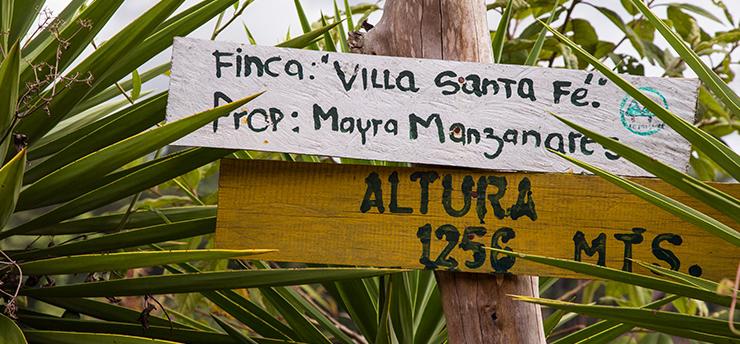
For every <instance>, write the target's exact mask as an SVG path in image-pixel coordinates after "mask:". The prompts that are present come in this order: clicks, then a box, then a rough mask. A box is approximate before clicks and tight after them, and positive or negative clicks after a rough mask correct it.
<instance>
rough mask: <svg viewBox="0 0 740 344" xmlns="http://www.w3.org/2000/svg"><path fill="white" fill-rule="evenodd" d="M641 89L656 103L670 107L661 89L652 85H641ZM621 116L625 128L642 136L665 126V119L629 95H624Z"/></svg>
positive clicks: (620, 110)
mask: <svg viewBox="0 0 740 344" xmlns="http://www.w3.org/2000/svg"><path fill="white" fill-rule="evenodd" d="M639 89H640V90H641V91H643V93H644V94H645V95H647V96H648V97H650V98H652V99H653V100H654V101H655V102H656V103H658V104H662V105H663V107H664V108H666V109H668V102H667V101H666V100H665V97H664V96H663V94H661V93H660V91H658V90H656V89H654V88H652V87H640V88H639ZM619 117H620V119H621V121H622V126H623V127H624V128H625V129H627V130H629V131H630V132H632V133H633V134H637V135H640V136H649V135H652V134H655V133H657V132H659V131H660V130H661V129H663V127H665V123H663V121H661V120H660V119H659V118H658V117H655V114H653V113H652V112H650V110H648V109H647V108H646V107H644V106H642V105H641V104H640V103H639V102H637V101H636V100H635V99H634V98H632V97H630V96H629V95H626V96H624V98H622V102H621V103H620V104H619Z"/></svg>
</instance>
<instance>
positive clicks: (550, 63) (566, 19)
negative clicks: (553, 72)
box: [547, 0, 581, 68]
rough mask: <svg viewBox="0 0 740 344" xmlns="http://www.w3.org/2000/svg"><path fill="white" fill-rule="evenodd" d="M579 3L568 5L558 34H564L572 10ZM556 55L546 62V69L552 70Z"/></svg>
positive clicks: (577, 1) (574, 1) (578, 0)
mask: <svg viewBox="0 0 740 344" xmlns="http://www.w3.org/2000/svg"><path fill="white" fill-rule="evenodd" d="M579 2H581V1H580V0H573V2H572V3H571V4H570V7H569V8H568V11H567V12H565V21H564V22H563V26H561V27H560V30H558V31H560V33H563V34H564V33H565V28H566V26H568V22H569V21H570V16H571V15H572V14H573V10H574V9H575V8H576V5H577V4H578V3H579ZM557 55H558V54H557V53H552V55H551V56H550V61H549V62H547V67H550V68H552V65H553V63H554V62H555V57H556V56H557Z"/></svg>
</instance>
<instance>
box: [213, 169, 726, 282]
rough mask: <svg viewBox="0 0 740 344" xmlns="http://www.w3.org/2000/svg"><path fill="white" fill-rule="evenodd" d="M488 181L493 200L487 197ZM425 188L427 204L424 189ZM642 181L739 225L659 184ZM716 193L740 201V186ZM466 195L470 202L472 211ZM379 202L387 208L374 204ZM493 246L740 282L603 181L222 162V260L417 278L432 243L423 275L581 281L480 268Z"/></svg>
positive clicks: (685, 236)
mask: <svg viewBox="0 0 740 344" xmlns="http://www.w3.org/2000/svg"><path fill="white" fill-rule="evenodd" d="M376 176H377V180H376ZM435 177H436V178H435ZM396 178H397V180H398V182H397V183H396V182H395V181H396ZM481 178H483V180H486V181H487V184H488V186H487V188H479V187H480V186H481V183H480V181H481V180H482V179H481ZM427 180H428V181H430V182H429V183H428V192H427V193H425V192H423V188H422V187H421V185H422V184H424V183H425V181H427ZM432 180H433V181H432ZM634 180H637V181H638V182H639V183H640V184H643V185H646V186H648V187H650V188H653V189H655V190H657V191H659V192H662V193H665V194H667V195H669V196H671V197H674V198H675V199H678V200H680V201H682V202H685V203H686V204H688V205H690V206H692V207H696V208H697V209H700V210H702V211H705V212H707V213H708V214H710V215H712V216H714V217H715V218H718V219H719V220H721V221H723V222H725V223H728V224H733V222H732V221H731V220H729V219H728V218H726V217H725V216H722V215H720V214H719V213H718V212H716V211H713V210H710V209H708V208H707V207H706V206H703V205H702V204H697V202H696V201H694V200H692V199H691V198H690V197H687V196H685V195H684V194H682V193H680V192H679V191H677V190H675V189H673V188H672V187H670V186H668V185H666V184H664V183H662V182H660V181H658V180H654V179H645V178H641V179H640V178H637V179H634ZM375 182H379V183H380V184H379V185H380V188H381V192H382V195H381V194H380V193H377V194H375V193H372V192H371V193H370V194H369V196H368V197H365V196H366V193H367V190H368V186H367V185H368V183H370V184H373V183H375ZM448 183H449V186H450V189H451V191H450V195H449V197H445V191H444V187H443V185H445V184H448ZM393 184H396V185H397V187H396V188H395V191H394V187H393ZM463 184H466V186H464V187H463V186H462V185H463ZM504 184H505V185H506V186H505V187H501V188H499V187H497V186H496V185H501V186H503V185H504ZM373 185H374V184H373ZM713 185H715V186H717V187H718V188H719V189H720V190H723V191H725V192H727V193H729V194H731V195H734V196H735V197H738V196H740V186H738V184H719V183H717V184H713ZM461 188H462V190H470V191H469V193H468V195H469V196H470V197H469V200H470V201H469V206H467V205H466V204H467V203H466V202H465V197H464V196H463V192H461ZM371 190H375V189H372V188H371ZM499 192H501V193H502V194H503V195H502V196H499V195H500V194H499ZM381 196H382V203H380V202H376V200H377V199H378V198H381ZM425 199H426V200H425ZM518 199H519V201H517V200H518ZM363 200H365V201H364V203H363ZM427 200H428V202H427ZM445 200H447V201H445ZM491 200H494V202H491ZM496 200H498V202H496ZM493 203H496V204H498V205H499V206H497V207H494V206H492V204H493ZM445 204H448V205H447V207H448V208H449V210H446V209H445ZM381 209H382V211H381ZM483 209H485V211H484V210H483ZM465 210H467V211H465ZM450 213H453V214H454V216H451V215H450ZM535 214H536V217H535ZM481 219H482V220H481ZM420 228H421V230H420ZM440 228H442V229H440ZM494 236H495V237H497V240H495V242H496V243H498V245H499V246H500V247H510V248H511V249H513V250H515V251H520V252H525V253H533V254H539V255H545V256H552V257H560V258H567V259H574V258H575V252H576V248H575V247H576V243H578V245H588V246H590V247H594V246H592V245H593V243H594V241H593V240H596V242H597V245H596V247H603V251H602V254H601V255H600V254H599V252H600V251H599V249H596V251H594V252H593V253H594V254H593V256H589V255H588V254H587V252H585V251H588V249H586V250H585V251H584V250H580V251H577V252H579V253H578V254H579V255H580V257H581V259H582V261H587V262H592V263H598V262H599V261H601V262H602V263H603V264H605V265H606V266H609V267H613V268H625V269H627V268H629V265H630V263H629V261H626V260H625V259H624V257H625V246H626V245H625V244H624V243H625V242H629V241H631V242H633V243H632V244H631V245H630V246H631V255H632V257H633V258H634V259H637V260H641V261H644V262H648V263H657V264H660V265H661V266H664V267H671V264H674V266H675V267H676V268H678V269H679V270H680V271H682V272H690V273H694V274H698V273H699V272H700V271H701V276H704V277H706V278H710V279H713V280H719V279H720V278H723V277H728V276H732V275H733V274H734V267H735V264H736V263H737V258H738V257H740V248H737V247H733V246H732V245H730V244H727V243H725V242H723V241H722V240H721V239H718V238H716V237H714V236H712V235H710V234H708V233H706V232H704V231H702V230H701V229H699V228H696V227H694V226H692V225H690V224H688V223H686V222H684V221H682V220H680V219H678V218H677V217H674V216H673V215H671V214H669V213H667V212H665V211H663V210H661V209H659V208H657V207H655V206H652V205H650V204H649V203H647V202H644V201H642V200H641V199H639V198H637V197H635V196H632V195H631V194H629V193H627V192H625V191H622V190H621V189H619V188H617V187H615V186H612V185H611V184H609V183H608V182H606V181H603V180H602V179H600V178H599V177H595V176H584V175H574V174H540V173H501V172H488V171H482V170H466V169H452V168H443V167H418V168H405V167H377V166H360V165H334V164H309V163H286V162H274V161H239V160H223V161H222V168H221V179H220V191H219V208H218V224H217V231H216V244H217V247H219V248H253V249H260V248H269V249H279V250H280V251H279V252H277V253H271V254H267V255H264V256H263V258H264V259H266V260H276V261H287V262H307V263H328V264H346V265H366V266H383V267H404V268H417V269H420V268H424V267H425V265H424V264H422V263H421V262H420V258H422V247H423V245H422V243H421V241H420V237H424V238H428V239H429V254H428V258H429V261H427V262H426V264H427V265H428V266H438V268H439V269H447V268H449V267H451V266H453V265H455V269H457V270H459V271H470V272H492V271H508V272H512V273H515V274H525V275H541V276H562V277H574V276H576V275H574V274H572V273H569V272H564V271H559V270H553V269H552V268H549V267H546V266H543V265H538V264H534V263H529V262H526V261H523V260H517V261H515V263H514V264H513V266H511V267H510V268H509V269H507V268H508V264H510V262H509V261H507V260H506V259H504V258H502V257H501V256H500V255H497V256H496V257H497V260H496V261H495V262H494V264H493V265H492V264H491V256H490V254H488V253H484V254H481V255H480V256H479V258H478V260H475V259H474V257H473V253H474V252H475V250H476V246H477V244H476V243H480V244H482V245H485V246H491V245H492V238H493V237H494ZM439 237H441V239H438V238H439ZM640 238H641V240H640ZM424 240H426V239H424ZM600 240H603V242H602V244H601V246H600V245H599V244H598V242H599V241H600ZM448 243H451V244H449V245H450V246H447V245H448ZM461 243H462V245H463V247H461V246H460V244H461ZM445 247H450V248H451V252H450V253H449V256H448V257H447V256H445V255H442V257H441V258H439V256H440V252H441V251H442V250H443V249H444V248H445ZM464 247H467V248H464ZM583 247H585V246H583ZM438 258H439V259H438ZM453 259H454V260H455V261H456V263H457V264H455V263H453V262H452V260H453ZM435 261H436V263H435ZM494 266H495V268H494ZM633 268H634V271H636V272H641V273H646V271H644V270H643V269H641V268H640V267H639V266H633ZM579 277H583V276H579Z"/></svg>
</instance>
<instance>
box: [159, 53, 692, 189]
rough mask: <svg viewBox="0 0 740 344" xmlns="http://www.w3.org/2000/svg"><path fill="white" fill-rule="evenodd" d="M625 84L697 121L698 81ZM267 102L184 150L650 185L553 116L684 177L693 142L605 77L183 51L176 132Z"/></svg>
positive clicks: (175, 60)
mask: <svg viewBox="0 0 740 344" xmlns="http://www.w3.org/2000/svg"><path fill="white" fill-rule="evenodd" d="M626 78H627V79H628V80H629V81H630V82H632V83H633V84H635V85H637V86H638V87H640V88H641V89H642V90H643V92H645V93H646V94H647V95H649V96H651V97H652V98H653V99H654V100H656V101H658V102H659V103H661V104H663V105H664V106H665V107H667V108H669V109H670V110H671V111H672V112H673V113H675V114H676V115H678V116H681V117H682V118H684V119H686V120H688V121H693V119H694V109H695V104H696V97H697V87H698V81H697V80H695V79H673V78H671V79H669V78H648V77H632V76H626ZM259 91H266V93H265V94H263V95H262V96H260V97H258V98H257V99H256V100H254V101H252V102H250V103H249V104H247V106H245V107H244V108H241V109H239V110H237V111H234V112H232V113H230V114H228V115H227V116H224V117H222V118H220V119H219V120H217V121H214V122H213V124H212V125H208V126H205V127H203V128H201V129H199V130H197V131H196V132H194V133H192V134H191V135H189V136H186V137H184V138H183V139H181V140H179V141H177V142H176V143H175V144H178V145H187V146H207V147H223V148H239V149H251V150H263V151H274V152H290V153H301V154H319V155H330V156H335V157H347V158H358V159H374V160H387V161H404V162H412V163H423V164H436V165H450V166H459V167H474V168H485V169H495V170H511V171H531V172H566V171H571V170H573V171H574V172H581V171H580V170H577V169H575V167H574V166H573V165H571V164H570V163H568V162H567V161H565V160H563V159H561V158H559V157H557V156H555V155H554V154H551V153H549V152H547V149H546V148H551V149H555V150H558V151H561V152H563V153H565V154H569V155H572V156H575V157H577V158H579V159H582V160H584V161H586V162H589V163H591V164H593V165H596V166H598V167H602V168H606V169H608V170H610V171H613V172H616V173H617V174H621V175H632V176H649V174H648V173H647V172H645V171H643V170H641V169H640V168H638V167H636V166H634V165H632V164H631V163H629V162H627V161H626V160H624V159H623V158H621V157H619V156H617V155H615V154H614V153H612V152H610V151H608V150H605V149H604V148H603V147H601V146H600V145H599V144H596V143H594V142H593V141H592V140H590V139H589V138H587V137H583V136H582V135H581V134H580V133H578V132H576V131H574V130H572V129H570V128H569V127H567V126H566V125H564V124H562V123H560V122H559V121H558V120H557V119H555V118H554V117H552V116H551V115H550V114H549V112H553V113H556V114H558V115H561V116H562V117H565V118H567V119H569V120H572V121H574V122H576V123H579V124H581V125H584V126H585V127H587V128H590V129H594V130H596V131H597V132H600V133H603V134H607V135H610V136H612V137H615V138H618V139H619V140H620V141H621V142H624V143H626V144H629V145H630V146H632V147H635V148H637V149H640V150H642V151H643V152H646V153H648V154H651V155H654V156H658V157H659V158H660V159H661V160H662V161H664V162H666V163H667V164H669V165H672V166H674V167H676V168H679V169H681V170H685V169H686V167H687V165H688V159H689V154H690V146H689V144H688V143H687V142H686V141H685V140H683V139H682V138H681V137H680V136H679V135H678V134H677V133H675V132H674V131H673V130H672V129H671V128H669V127H668V126H666V125H664V123H663V122H662V121H660V119H658V118H657V117H655V116H654V115H653V114H652V113H651V112H649V111H647V110H646V109H644V108H643V107H641V106H640V104H639V103H637V102H636V101H634V100H633V99H632V98H631V97H630V96H628V95H626V94H625V93H624V92H623V91H622V90H620V89H619V88H618V87H617V86H615V85H614V84H613V83H611V82H610V81H608V80H607V79H606V78H604V77H602V76H601V75H600V74H598V73H590V72H586V71H577V70H565V69H550V68H535V67H523V66H513V65H501V64H499V65H496V64H480V63H466V62H452V61H441V60H427V59H411V58H401V57H382V56H368V55H356V54H342V53H326V52H319V51H309V50H297V49H283V48H274V47H261V46H251V45H244V44H238V43H227V42H213V41H206V40H197V39H189V38H176V39H175V43H174V51H173V57H172V74H171V81H170V93H169V104H168V109H167V113H168V118H169V120H176V119H180V118H183V117H185V116H187V115H189V114H193V113H196V112H199V111H203V110H206V109H209V108H212V107H214V106H215V105H221V104H225V103H227V102H228V101H229V100H232V99H234V100H235V99H238V98H242V97H244V96H247V95H250V94H253V93H255V92H259Z"/></svg>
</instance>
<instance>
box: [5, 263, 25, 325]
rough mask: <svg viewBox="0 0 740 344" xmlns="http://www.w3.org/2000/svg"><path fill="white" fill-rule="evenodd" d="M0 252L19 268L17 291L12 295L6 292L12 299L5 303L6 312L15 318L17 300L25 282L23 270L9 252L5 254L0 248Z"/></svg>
mask: <svg viewBox="0 0 740 344" xmlns="http://www.w3.org/2000/svg"><path fill="white" fill-rule="evenodd" d="M0 254H2V255H3V256H4V257H5V259H6V260H7V261H8V262H9V263H10V264H12V265H13V266H15V268H16V269H18V285H17V286H16V287H15V293H14V294H13V295H10V294H9V293H5V294H8V295H9V296H11V298H10V301H8V304H7V305H5V314H7V315H8V316H10V317H11V318H13V317H15V308H16V303H15V301H16V299H17V298H18V293H20V292H21V284H23V270H22V269H21V266H20V265H18V263H17V262H16V261H14V260H13V259H11V258H10V257H9V256H8V255H7V254H5V252H4V251H3V250H0Z"/></svg>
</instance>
